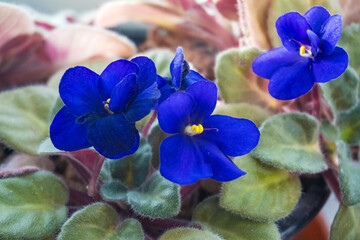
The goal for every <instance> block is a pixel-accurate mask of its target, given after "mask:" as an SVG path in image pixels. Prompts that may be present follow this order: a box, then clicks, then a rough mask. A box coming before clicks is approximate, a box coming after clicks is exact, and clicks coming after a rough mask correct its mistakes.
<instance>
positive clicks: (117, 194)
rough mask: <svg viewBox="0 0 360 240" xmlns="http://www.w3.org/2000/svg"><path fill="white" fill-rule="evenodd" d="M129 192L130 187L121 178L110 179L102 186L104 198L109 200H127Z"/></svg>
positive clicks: (101, 190)
mask: <svg viewBox="0 0 360 240" xmlns="http://www.w3.org/2000/svg"><path fill="white" fill-rule="evenodd" d="M127 192H128V188H127V187H126V186H125V185H124V184H123V183H122V182H121V181H119V180H111V181H108V182H106V183H104V184H103V185H102V186H101V188H100V194H101V196H102V198H103V199H104V200H107V201H117V200H126V199H127Z"/></svg>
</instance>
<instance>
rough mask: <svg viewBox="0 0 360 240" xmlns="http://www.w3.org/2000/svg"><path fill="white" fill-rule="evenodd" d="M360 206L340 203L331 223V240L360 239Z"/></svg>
mask: <svg viewBox="0 0 360 240" xmlns="http://www.w3.org/2000/svg"><path fill="white" fill-rule="evenodd" d="M359 236H360V206H359V205H357V206H352V207H347V206H345V205H343V204H340V207H339V210H338V212H337V213H336V216H335V219H334V222H333V223H332V225H331V231H330V240H339V239H341V240H359Z"/></svg>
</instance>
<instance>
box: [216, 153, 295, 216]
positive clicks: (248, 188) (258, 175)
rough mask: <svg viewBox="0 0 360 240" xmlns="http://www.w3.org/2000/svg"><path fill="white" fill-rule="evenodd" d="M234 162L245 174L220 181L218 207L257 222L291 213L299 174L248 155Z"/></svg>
mask: <svg viewBox="0 0 360 240" xmlns="http://www.w3.org/2000/svg"><path fill="white" fill-rule="evenodd" d="M234 163H235V164H236V165H237V166H238V167H239V168H240V169H242V170H244V171H245V172H247V174H246V175H245V176H243V177H241V178H238V179H236V180H234V181H230V182H225V183H223V187H222V194H221V197H220V206H221V207H223V208H225V209H227V210H229V211H231V212H234V213H236V214H239V215H241V216H243V217H245V218H249V219H252V220H256V221H276V220H278V219H280V218H283V217H286V216H287V215H289V214H290V212H291V211H292V210H293V209H294V207H295V205H296V203H297V202H298V200H299V197H300V194H301V184H300V179H299V177H297V176H294V175H291V174H290V173H289V172H287V171H284V170H281V169H277V168H273V167H271V166H268V165H263V164H261V163H260V162H259V161H258V160H257V159H255V158H252V157H250V156H249V155H245V156H243V157H237V158H235V159H234Z"/></svg>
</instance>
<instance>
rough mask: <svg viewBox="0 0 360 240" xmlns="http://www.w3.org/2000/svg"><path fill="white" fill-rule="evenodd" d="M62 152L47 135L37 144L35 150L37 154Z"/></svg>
mask: <svg viewBox="0 0 360 240" xmlns="http://www.w3.org/2000/svg"><path fill="white" fill-rule="evenodd" d="M58 152H62V151H61V150H59V149H57V148H56V147H55V146H54V144H53V142H52V141H51V139H50V138H49V137H48V138H46V139H45V140H44V141H42V143H41V144H40V145H39V148H38V150H37V153H38V154H51V153H58Z"/></svg>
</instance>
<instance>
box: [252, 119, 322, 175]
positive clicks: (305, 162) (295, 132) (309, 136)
mask: <svg viewBox="0 0 360 240" xmlns="http://www.w3.org/2000/svg"><path fill="white" fill-rule="evenodd" d="M318 137H319V126H318V123H317V120H316V119H315V118H313V117H312V116H310V115H308V114H304V113H288V114H279V115H275V116H273V117H271V118H269V119H267V120H266V121H265V122H264V123H263V124H262V125H261V127H260V141H259V144H258V146H257V147H256V148H255V149H254V150H253V151H252V155H253V156H254V157H256V158H258V159H260V160H261V161H262V162H264V163H266V164H270V165H272V166H274V167H277V168H282V169H285V170H288V171H290V172H301V173H317V172H321V171H324V170H325V169H327V165H326V163H325V162H324V161H323V157H322V155H321V153H320V149H319V142H318Z"/></svg>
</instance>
